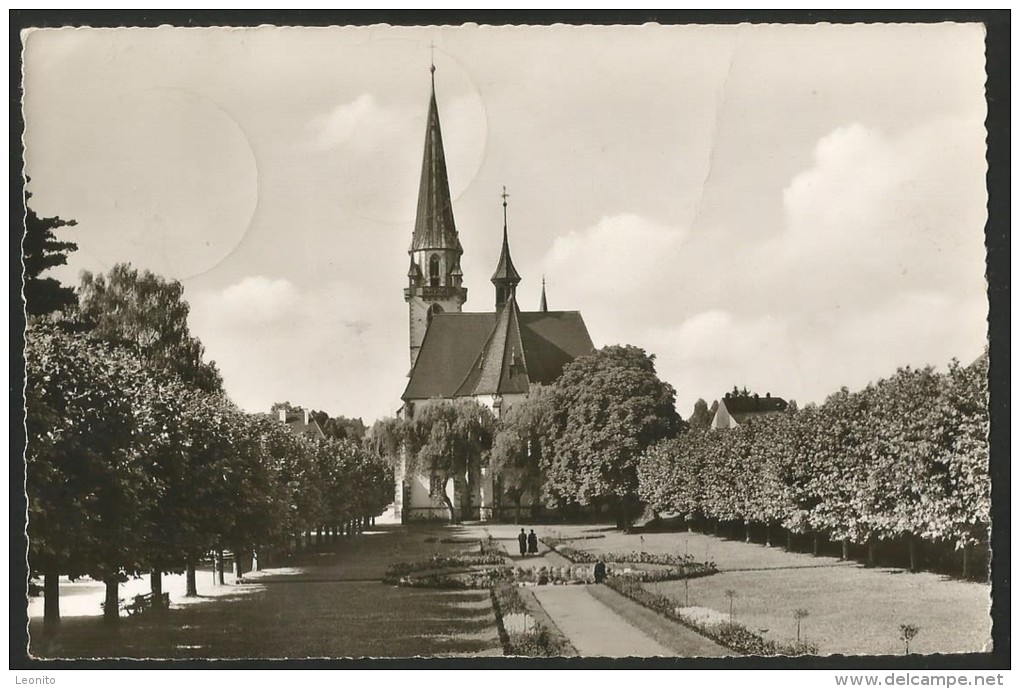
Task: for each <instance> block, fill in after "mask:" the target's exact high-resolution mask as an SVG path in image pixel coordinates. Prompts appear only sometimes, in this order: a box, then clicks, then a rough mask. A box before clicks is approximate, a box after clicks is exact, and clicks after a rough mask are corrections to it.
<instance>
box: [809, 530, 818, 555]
mask: <svg viewBox="0 0 1020 689" xmlns="http://www.w3.org/2000/svg"><path fill="white" fill-rule="evenodd" d="M811 554H812V555H814V556H815V557H818V532H817V531H816V532H815V533H812V534H811Z"/></svg>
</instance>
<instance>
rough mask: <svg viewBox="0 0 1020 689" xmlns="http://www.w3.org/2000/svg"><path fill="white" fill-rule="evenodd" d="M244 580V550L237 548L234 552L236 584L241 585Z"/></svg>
mask: <svg viewBox="0 0 1020 689" xmlns="http://www.w3.org/2000/svg"><path fill="white" fill-rule="evenodd" d="M242 578H244V549H243V548H236V549H235V550H234V583H235V584H240V583H241V579H242Z"/></svg>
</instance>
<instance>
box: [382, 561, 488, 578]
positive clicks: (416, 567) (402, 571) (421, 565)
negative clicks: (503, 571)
mask: <svg viewBox="0 0 1020 689" xmlns="http://www.w3.org/2000/svg"><path fill="white" fill-rule="evenodd" d="M502 564H503V558H502V557H500V556H499V555H496V554H483V555H433V556H432V557H431V558H429V559H428V560H419V561H417V562H397V563H395V564H392V565H390V566H389V567H387V568H386V573H385V575H383V581H384V582H386V583H393V582H395V581H396V580H398V579H400V578H401V577H403V576H405V575H408V574H411V573H412V572H424V571H427V570H430V569H454V568H463V567H472V566H476V565H502Z"/></svg>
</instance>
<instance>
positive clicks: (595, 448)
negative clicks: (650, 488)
mask: <svg viewBox="0 0 1020 689" xmlns="http://www.w3.org/2000/svg"><path fill="white" fill-rule="evenodd" d="M675 400H676V393H675V391H674V390H673V387H672V386H671V385H669V384H668V383H664V382H663V381H661V380H659V378H658V376H657V375H656V373H655V357H654V355H648V354H646V353H645V351H644V350H642V349H639V348H637V347H633V346H610V347H604V348H602V349H600V350H599V351H597V352H596V353H595V354H592V355H590V356H584V357H579V358H577V359H575V360H574V361H573V362H571V363H569V364H567V366H565V367H564V369H563V374H562V376H561V377H560V379H559V380H558V381H557V383H556V385H555V386H554V390H553V396H552V408H553V413H552V434H551V437H552V438H553V440H552V443H551V447H550V450H551V451H550V452H547V453H545V455H544V458H543V462H544V464H545V466H544V467H543V468H544V469H545V473H546V477H547V480H546V486H545V489H544V493H545V497H546V499H547V500H549V501H550V502H552V503H553V504H556V503H562V502H575V503H579V504H589V503H591V502H593V501H600V500H608V501H609V503H610V504H611V506H612V508H613V510H614V512H615V513H616V521H617V525H618V526H619V527H620V528H625V527H626V526H628V525H629V523H630V519H631V515H632V514H634V512H635V508H636V506H637V497H638V496H637V489H638V477H637V463H638V458H639V457H640V456H641V454H642V453H643V452H644V451H645V450H646V449H647V448H648V447H650V446H651V445H652V444H654V443H655V442H657V441H659V440H662V439H663V438H668V437H670V436H673V435H675V434H676V433H677V432H678V431H679V429H680V425H681V422H680V419H679V416H678V415H677V413H676V409H675V408H674V402H675Z"/></svg>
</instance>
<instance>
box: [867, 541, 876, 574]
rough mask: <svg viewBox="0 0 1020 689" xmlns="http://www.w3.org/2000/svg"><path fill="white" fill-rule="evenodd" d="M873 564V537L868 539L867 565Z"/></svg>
mask: <svg viewBox="0 0 1020 689" xmlns="http://www.w3.org/2000/svg"><path fill="white" fill-rule="evenodd" d="M874 566H875V539H873V538H869V539H868V567H874Z"/></svg>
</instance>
